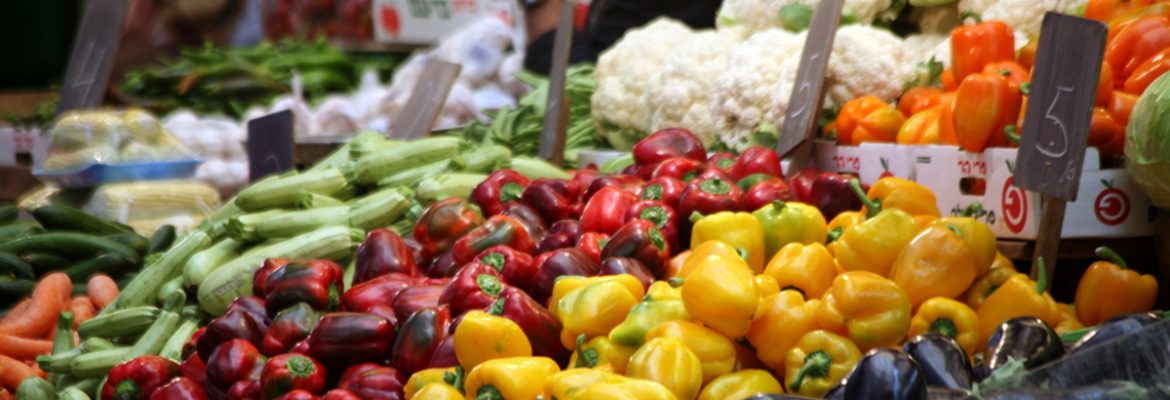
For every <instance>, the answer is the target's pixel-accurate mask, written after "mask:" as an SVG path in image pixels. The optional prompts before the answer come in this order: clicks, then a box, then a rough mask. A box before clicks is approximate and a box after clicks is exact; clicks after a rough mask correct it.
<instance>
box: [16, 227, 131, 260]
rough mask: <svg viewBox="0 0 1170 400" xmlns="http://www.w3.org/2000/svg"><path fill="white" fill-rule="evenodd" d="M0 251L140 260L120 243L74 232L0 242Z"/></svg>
mask: <svg viewBox="0 0 1170 400" xmlns="http://www.w3.org/2000/svg"><path fill="white" fill-rule="evenodd" d="M0 252H8V253H14V254H25V253H51V254H58V255H62V256H65V257H71V258H86V257H92V256H93V255H95V254H101V253H111V254H117V255H119V256H122V257H123V258H125V259H126V260H128V261H130V262H131V263H134V264H137V263H139V262H141V261H142V257H141V256H140V255H139V254H138V252H136V251H134V249H131V248H129V247H127V246H126V245H123V244H121V243H118V242H115V241H113V240H110V239H106V238H103V237H99V236H93V235H87V234H84V233H75V232H47V233H41V234H37V235H33V236H29V237H26V238H22V239H16V240H13V241H11V242H8V243H4V244H0Z"/></svg>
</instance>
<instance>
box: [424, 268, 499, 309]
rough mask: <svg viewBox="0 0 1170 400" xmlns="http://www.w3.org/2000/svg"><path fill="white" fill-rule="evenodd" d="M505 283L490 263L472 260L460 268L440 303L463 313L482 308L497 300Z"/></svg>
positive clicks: (440, 298) (445, 290)
mask: <svg viewBox="0 0 1170 400" xmlns="http://www.w3.org/2000/svg"><path fill="white" fill-rule="evenodd" d="M502 290H504V283H503V282H502V281H500V273H499V271H497V270H496V269H495V268H493V267H492V266H490V265H487V264H482V263H478V262H471V263H470V264H467V265H466V266H464V267H463V269H461V270H459V273H457V274H455V277H454V278H452V279H451V284H449V285H447V287H446V288H445V289H443V293H442V294H440V295H439V304H446V305H447V306H449V307H451V313H452V314H455V315H463V313H465V312H467V311H471V310H482V309H484V308H487V307H488V306H490V305H491V304H492V302H494V301H496V297H498V296H499V295H500V291H502Z"/></svg>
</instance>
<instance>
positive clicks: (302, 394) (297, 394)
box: [273, 389, 319, 400]
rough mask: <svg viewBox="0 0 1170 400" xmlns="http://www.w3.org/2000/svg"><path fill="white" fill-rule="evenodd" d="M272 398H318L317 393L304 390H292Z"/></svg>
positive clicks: (312, 399)
mask: <svg viewBox="0 0 1170 400" xmlns="http://www.w3.org/2000/svg"><path fill="white" fill-rule="evenodd" d="M273 400H319V398H318V397H317V395H315V394H312V393H309V392H308V391H306V390H300V389H297V390H293V391H291V392H288V393H285V394H282V395H280V396H279V397H276V398H274V399H273Z"/></svg>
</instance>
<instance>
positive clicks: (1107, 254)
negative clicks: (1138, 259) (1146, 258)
mask: <svg viewBox="0 0 1170 400" xmlns="http://www.w3.org/2000/svg"><path fill="white" fill-rule="evenodd" d="M1096 253H1097V257H1101V258H1104V259H1106V260H1109V261H1111V262H1113V263H1114V264H1117V266H1118V267H1121V269H1129V263H1127V262H1125V259H1124V258H1121V255H1120V254H1117V252H1116V251H1113V249H1111V248H1109V246H1101V247H1098V248H1097V251H1096Z"/></svg>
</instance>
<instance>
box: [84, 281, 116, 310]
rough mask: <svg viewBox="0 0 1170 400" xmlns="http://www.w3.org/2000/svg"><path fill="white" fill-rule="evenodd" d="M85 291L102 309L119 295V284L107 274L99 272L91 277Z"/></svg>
mask: <svg viewBox="0 0 1170 400" xmlns="http://www.w3.org/2000/svg"><path fill="white" fill-rule="evenodd" d="M85 291H86V294H88V295H89V299H90V300H93V304H94V305H95V306H97V308H98V309H99V310H100V309H103V308H106V304H110V302H112V301H114V298H115V297H118V284H117V283H114V280H113V279H111V278H110V277H109V276H107V275H106V274H97V275H94V276H93V277H90V278H89V283H88V284H86V286H85Z"/></svg>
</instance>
